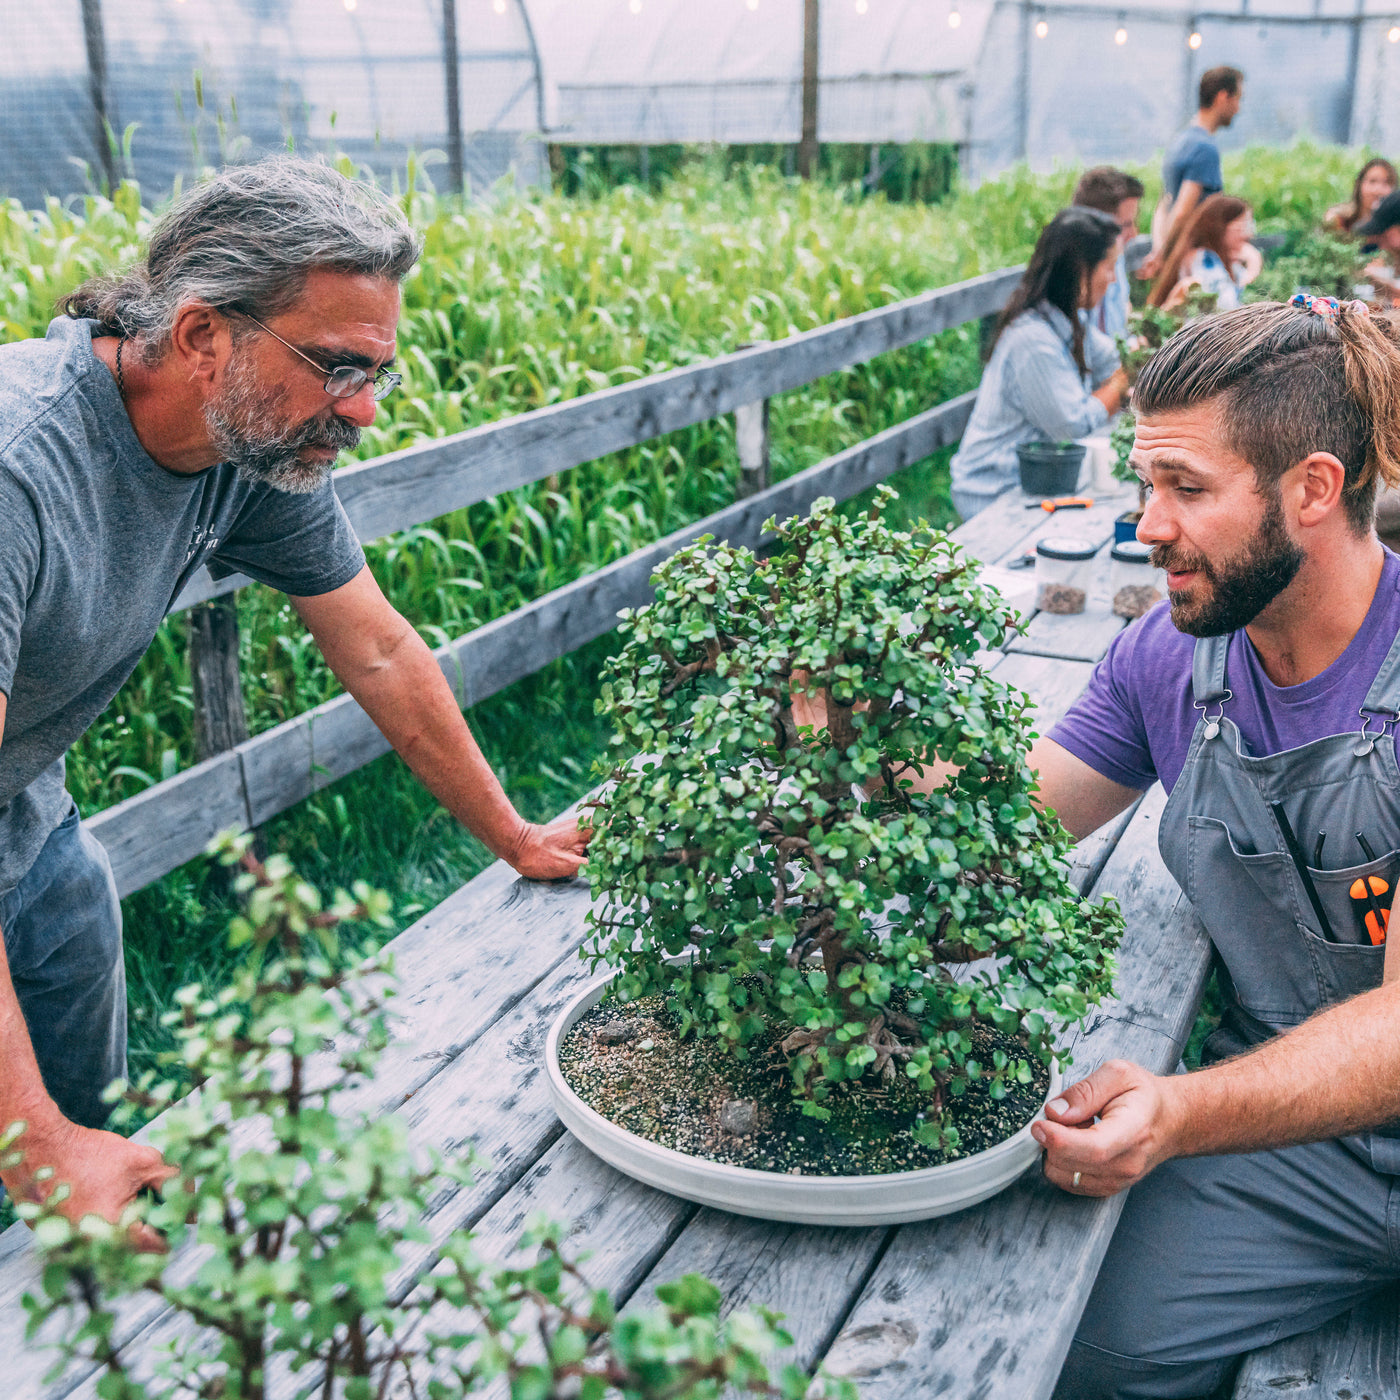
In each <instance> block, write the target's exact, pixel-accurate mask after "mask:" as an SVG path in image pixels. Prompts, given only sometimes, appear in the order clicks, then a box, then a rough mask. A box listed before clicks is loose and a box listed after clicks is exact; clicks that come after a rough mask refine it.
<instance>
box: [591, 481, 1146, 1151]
mask: <svg viewBox="0 0 1400 1400" xmlns="http://www.w3.org/2000/svg"><path fill="white" fill-rule="evenodd" d="M893 497H894V492H893V491H891V490H890V489H889V488H883V489H882V493H881V501H880V506H881V507H883V506H884V505H885V504H886V503H887V502H888V501H889V500H891V499H893ZM765 529H767V530H770V531H772V532H773V533H775V534H776V536H777V538H778V542H779V545H780V548H781V552H780V553H778V554H777V555H776V556H775V557H772V558H769V559H765V560H760V559H759V558H757V557H755V555H754V554H752V553H751V552H750V551H749V550H747V549H742V548H735V547H733V546H730V545H727V544H715V543H714V542H713V541H712V540H711V539H709V538H708V537H707V538H705V539H702V540H700V541H698V542H697V543H696V544H695V545H693V546H691V547H689V548H687V549H684V550H682V551H681V552H680V553H678V554H676V555H675V556H673V557H672V558H671V559H670V560H668V561H667V563H665V564H664V565H662V566H661V568H659V569H658V570H657V572H656V574H655V577H654V581H655V584H656V600H655V602H653V603H652V604H650V605H648V606H647V607H644V608H641V609H638V610H637V611H635V612H628V613H624V614H623V624H622V635H623V638H624V646H623V649H622V651H621V653H620V654H619V655H618V656H616V657H615V658H613V659H612V660H611V662H610V663H609V667H608V671H607V673H606V674H607V680H606V685H605V687H604V690H603V698H602V699H601V701H600V702H599V708H600V711H602V710H606V712H607V713H609V714H611V715H612V716H613V718H614V720H615V722H616V725H617V731H618V732H617V735H616V737H615V740H614V743H615V745H616V747H617V749H618V751H619V762H618V766H617V767H616V769H615V771H613V773H612V775H611V785H610V786H609V787H608V788H606V789H605V790H604V792H603V794H602V795H601V796H600V798H599V799H598V806H597V814H596V818H595V825H596V831H595V835H594V838H593V841H592V844H591V845H590V847H589V865H588V868H589V871H590V875H591V880H592V886H593V892H594V912H593V913H592V914H591V916H590V920H591V923H592V928H593V933H592V937H591V940H590V943H589V945H588V947H587V951H588V952H589V953H590V954H591V956H592V959H593V962H594V965H595V966H597V965H598V964H599V963H606V964H608V965H610V966H613V967H616V968H617V969H618V970H619V975H618V978H617V981H616V984H615V990H616V993H617V994H618V995H619V996H621V997H622V998H623V999H626V1000H630V999H634V998H637V997H640V996H644V995H652V994H662V995H664V996H665V998H666V999H667V1003H668V1005H669V1007H670V1009H671V1010H672V1012H673V1013H674V1015H675V1016H676V1017H677V1018H678V1025H679V1028H680V1030H681V1032H682V1033H695V1034H700V1035H706V1036H711V1037H714V1038H715V1040H716V1041H717V1042H718V1043H719V1044H720V1045H721V1046H723V1047H725V1048H726V1049H729V1050H732V1052H733V1053H734V1054H736V1055H740V1056H743V1055H745V1054H746V1053H747V1050H746V1047H747V1046H748V1045H749V1044H750V1043H751V1042H752V1040H753V1039H754V1037H755V1036H756V1035H757V1034H758V1033H759V1032H760V1030H762V1029H763V1028H764V1027H765V1026H777V1027H781V1028H783V1029H784V1031H785V1038H784V1039H783V1041H782V1049H783V1050H784V1052H785V1053H786V1055H787V1057H788V1065H789V1067H790V1070H791V1075H792V1082H793V1085H794V1089H795V1091H796V1092H798V1093H799V1094H800V1095H802V1096H803V1097H804V1099H805V1104H804V1107H805V1110H806V1111H807V1112H808V1113H810V1114H812V1115H814V1116H816V1117H824V1116H826V1115H827V1114H828V1113H829V1111H830V1110H829V1108H826V1107H824V1100H827V1099H828V1097H829V1096H830V1094H831V1093H832V1092H833V1091H834V1090H836V1089H837V1087H838V1086H840V1085H842V1084H843V1083H848V1082H850V1081H857V1080H860V1079H862V1078H863V1077H865V1076H867V1075H874V1076H892V1075H894V1074H896V1073H901V1072H902V1073H903V1074H906V1075H908V1076H909V1077H910V1078H911V1079H912V1080H914V1081H916V1083H917V1085H918V1086H919V1087H920V1088H921V1089H923V1090H926V1091H927V1093H928V1096H929V1099H928V1101H929V1117H928V1119H927V1120H926V1122H925V1124H924V1125H923V1127H922V1128H921V1129H920V1133H921V1134H922V1135H923V1136H922V1140H923V1141H925V1142H927V1143H928V1144H929V1145H931V1146H932V1145H937V1144H938V1142H940V1141H941V1142H942V1143H943V1144H944V1145H946V1146H949V1147H952V1146H955V1145H956V1131H955V1130H954V1129H953V1128H952V1127H951V1125H950V1124H949V1123H948V1122H947V1121H946V1116H945V1114H944V1112H943V1109H944V1105H945V1104H946V1102H947V1096H948V1095H950V1094H952V1095H957V1094H960V1093H962V1092H963V1091H964V1090H965V1088H966V1087H967V1085H968V1083H969V1082H970V1081H972V1080H977V1079H981V1080H983V1081H986V1082H987V1084H988V1089H989V1092H990V1093H991V1095H992V1096H993V1097H994V1098H1000V1097H1003V1096H1004V1094H1005V1092H1006V1087H1007V1084H1008V1083H1009V1082H1011V1081H1017V1082H1020V1083H1027V1082H1029V1081H1030V1080H1031V1078H1032V1070H1031V1064H1030V1061H1031V1058H1032V1057H1034V1058H1035V1059H1038V1060H1040V1061H1042V1062H1048V1061H1049V1060H1050V1058H1051V1056H1052V1054H1053V1053H1054V1044H1055V1037H1056V1034H1057V1032H1058V1031H1059V1030H1060V1029H1061V1028H1063V1027H1064V1026H1066V1025H1067V1024H1069V1023H1073V1022H1076V1021H1078V1020H1079V1019H1080V1018H1082V1017H1083V1016H1084V1015H1085V1013H1086V1011H1087V1009H1088V1008H1089V1007H1090V1005H1092V1004H1093V1003H1095V1002H1097V1001H1098V1000H1099V999H1101V998H1102V997H1103V996H1104V995H1106V994H1107V993H1108V992H1109V990H1110V988H1111V982H1112V972H1113V960H1112V952H1113V949H1114V947H1115V946H1116V944H1117V942H1118V940H1119V937H1120V935H1121V932H1122V919H1121V915H1120V913H1119V911H1118V908H1117V906H1116V904H1115V903H1114V901H1113V900H1112V899H1111V898H1106V899H1103V900H1100V901H1097V902H1090V901H1087V900H1084V899H1081V898H1080V896H1079V895H1078V894H1077V892H1076V891H1075V889H1074V887H1073V886H1072V885H1071V884H1070V882H1069V878H1068V875H1067V873H1066V857H1067V854H1068V852H1069V848H1070V845H1071V838H1070V836H1069V835H1068V833H1067V832H1066V831H1065V830H1064V828H1063V827H1062V825H1061V824H1060V822H1059V821H1058V820H1057V819H1056V818H1055V817H1054V816H1053V815H1052V814H1049V813H1046V812H1042V811H1040V810H1039V809H1038V808H1037V807H1036V806H1035V804H1034V802H1033V801H1032V794H1033V792H1034V790H1035V780H1034V777H1033V774H1032V773H1031V770H1030V768H1029V767H1028V766H1027V753H1028V750H1029V747H1030V743H1031V741H1032V739H1033V737H1034V735H1033V731H1032V725H1033V719H1032V707H1031V701H1030V699H1029V697H1028V696H1026V695H1025V694H1024V693H1023V692H1021V691H1018V690H1016V689H1015V688H1014V687H1012V686H1009V685H1005V684H1002V683H1001V682H998V681H997V680H995V679H994V678H993V677H992V676H991V675H989V674H988V672H987V669H986V666H985V664H984V661H983V659H982V658H983V655H984V652H985V650H986V649H988V648H996V647H998V646H1000V645H1001V644H1002V643H1003V642H1004V641H1005V640H1006V639H1007V636H1008V633H1009V632H1010V631H1011V629H1012V628H1013V626H1014V625H1015V621H1016V619H1015V615H1014V614H1013V613H1011V612H1010V611H1009V610H1008V609H1007V608H1006V607H1005V606H1004V605H1003V604H1002V602H1001V601H1000V599H999V597H998V596H997V594H996V593H995V592H993V591H992V590H990V589H988V588H985V587H983V586H981V585H979V584H978V582H977V568H978V566H977V565H976V564H975V563H974V562H973V561H970V560H968V559H967V558H966V557H965V556H963V555H962V553H961V552H960V551H959V549H958V548H957V547H956V546H955V545H954V544H953V543H952V542H951V541H949V540H948V539H947V538H946V537H945V536H943V535H941V534H939V533H937V532H935V531H932V530H930V529H928V528H927V527H926V526H923V525H921V526H920V527H919V528H918V529H916V530H915V531H914V532H912V533H908V534H906V533H899V532H896V531H894V530H891V529H889V528H888V527H887V526H886V525H885V524H884V523H883V522H882V520H881V518H880V508H879V507H877V508H876V509H875V510H874V511H872V512H871V513H870V515H869V516H868V517H865V518H863V519H858V520H855V521H848V520H847V519H845V518H843V517H842V515H841V514H840V513H838V511H837V510H836V509H835V506H834V504H833V502H832V501H830V500H828V499H823V500H819V501H817V502H816V504H815V505H814V506H813V507H812V511H811V514H810V516H809V517H807V518H806V519H792V520H789V521H787V522H786V523H785V524H783V525H781V526H776V525H775V524H774V522H772V521H769V522H768V524H767V525H766V526H765ZM812 697H818V698H819V699H821V700H824V703H825V715H824V717H822V716H820V715H818V722H817V724H804V722H803V719H804V704H805V703H807V702H809V701H810V699H811V698H812ZM924 773H929V774H932V775H935V778H936V781H935V783H934V790H933V791H932V792H931V793H923V792H920V791H918V790H917V789H916V788H915V786H914V781H913V780H914V779H915V778H916V777H918V776H919V775H921V774H924ZM867 794H871V795H867ZM681 954H687V955H688V956H687V957H686V959H685V960H683V961H681V962H679V963H676V962H671V961H668V959H673V958H676V957H678V956H679V955H681ZM967 963H976V964H978V966H977V968H976V969H975V970H972V971H971V975H967V973H968V969H966V968H963V969H962V971H963V972H964V976H963V977H962V978H955V976H954V974H953V971H952V970H951V969H952V968H954V967H956V966H957V965H960V964H967ZM979 1021H980V1022H984V1023H987V1024H989V1025H992V1026H995V1027H997V1028H999V1029H1000V1030H1002V1031H1004V1032H1007V1033H1010V1034H1012V1035H1016V1036H1019V1038H1020V1040H1021V1043H1022V1044H1024V1046H1025V1048H1026V1054H1025V1056H1024V1057H1017V1058H1012V1057H1009V1056H1007V1055H1005V1054H1003V1053H1002V1052H1000V1051H998V1052H997V1054H996V1056H995V1058H994V1059H992V1061H991V1062H990V1063H982V1062H981V1061H979V1060H977V1059H976V1058H975V1056H974V1054H973V1040H972V1037H971V1034H970V1032H971V1030H972V1027H973V1025H974V1023H976V1022H979Z"/></svg>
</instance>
